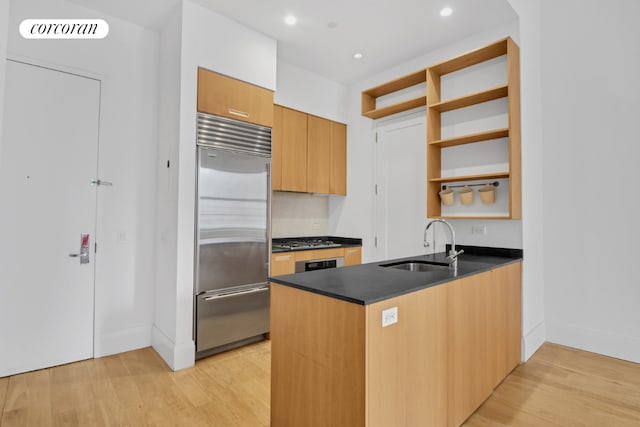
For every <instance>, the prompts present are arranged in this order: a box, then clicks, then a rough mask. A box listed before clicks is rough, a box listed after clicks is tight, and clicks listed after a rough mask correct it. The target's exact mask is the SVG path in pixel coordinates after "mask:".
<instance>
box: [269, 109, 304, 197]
mask: <svg viewBox="0 0 640 427" xmlns="http://www.w3.org/2000/svg"><path fill="white" fill-rule="evenodd" d="M276 108H281V107H277V106H276ZM281 109H282V114H281V121H280V123H275V124H274V126H275V127H276V128H279V129H278V132H279V134H280V141H281V143H280V144H279V145H280V149H281V153H273V149H272V155H274V156H275V155H277V156H279V157H280V158H281V159H282V160H281V163H280V167H281V170H282V172H281V175H282V184H281V186H280V188H274V190H285V191H300V192H306V191H307V125H308V122H307V115H306V114H305V113H301V112H300V111H296V110H292V109H290V108H281ZM272 148H273V147H272ZM275 167H277V165H276V164H272V169H273V168H275Z"/></svg>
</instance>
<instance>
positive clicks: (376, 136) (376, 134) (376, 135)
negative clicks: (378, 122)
mask: <svg viewBox="0 0 640 427" xmlns="http://www.w3.org/2000/svg"><path fill="white" fill-rule="evenodd" d="M375 138H376V144H377V143H378V132H376V133H375Z"/></svg>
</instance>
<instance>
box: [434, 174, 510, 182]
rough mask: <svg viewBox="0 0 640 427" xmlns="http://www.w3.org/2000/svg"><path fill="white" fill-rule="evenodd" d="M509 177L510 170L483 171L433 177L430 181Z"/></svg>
mask: <svg viewBox="0 0 640 427" xmlns="http://www.w3.org/2000/svg"><path fill="white" fill-rule="evenodd" d="M500 178H509V172H495V173H481V174H478V175H459V176H446V177H440V178H431V179H429V182H459V181H479V180H483V179H500Z"/></svg>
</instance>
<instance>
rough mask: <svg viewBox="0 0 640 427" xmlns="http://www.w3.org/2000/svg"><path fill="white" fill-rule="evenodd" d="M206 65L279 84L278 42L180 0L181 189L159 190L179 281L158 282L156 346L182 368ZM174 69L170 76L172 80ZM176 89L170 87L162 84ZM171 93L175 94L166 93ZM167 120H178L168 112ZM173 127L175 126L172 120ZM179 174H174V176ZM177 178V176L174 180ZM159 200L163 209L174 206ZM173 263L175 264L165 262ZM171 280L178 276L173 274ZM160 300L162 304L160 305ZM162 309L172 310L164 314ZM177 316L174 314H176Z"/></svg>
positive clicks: (177, 143) (189, 327) (186, 361)
mask: <svg viewBox="0 0 640 427" xmlns="http://www.w3.org/2000/svg"><path fill="white" fill-rule="evenodd" d="M199 66H200V67H204V68H207V69H209V70H212V71H216V72H218V73H222V74H225V75H228V76H230V77H234V78H236V79H239V80H243V81H246V82H249V83H252V84H255V85H258V86H262V87H265V88H267V89H271V90H274V89H275V84H276V42H275V40H272V39H270V38H268V37H266V36H264V35H263V34H261V33H258V32H256V31H254V30H250V29H248V28H247V27H244V26H242V25H240V24H238V23H236V22H234V21H231V20H230V19H227V18H225V17H223V16H220V15H218V14H216V13H214V12H211V11H210V10H208V9H206V8H203V7H202V6H200V5H198V4H196V3H194V2H192V1H190V0H184V1H183V2H182V22H181V46H180V74H179V78H180V97H179V105H180V110H179V112H178V114H179V118H178V120H179V124H178V130H179V138H178V139H176V140H174V141H173V144H174V149H175V150H177V151H176V152H175V157H174V158H175V162H174V164H175V168H173V170H172V171H171V172H169V174H177V181H175V182H176V183H177V192H176V193H173V192H172V190H171V189H170V188H169V189H168V190H167V192H168V194H165V195H162V196H159V197H160V199H161V200H163V201H165V202H172V201H174V200H175V202H176V204H177V212H176V215H177V216H176V217H175V223H173V224H167V227H166V229H160V230H159V233H160V237H162V235H163V233H164V234H165V235H166V236H167V237H168V239H169V240H168V244H173V242H172V240H171V239H172V238H173V236H174V235H175V238H176V241H175V257H174V258H171V254H172V253H174V250H173V248H172V249H171V250H167V251H166V252H165V253H164V255H166V257H165V256H163V257H162V258H163V259H159V260H158V264H159V265H160V264H163V263H170V264H173V265H175V281H174V283H173V285H171V284H170V283H169V282H168V281H167V282H165V283H163V284H162V285H161V286H159V287H157V288H156V292H159V293H161V295H157V297H156V303H157V305H156V316H155V317H156V320H155V328H154V336H153V345H154V348H156V350H157V351H158V352H159V353H160V355H161V356H162V357H163V358H164V359H165V361H166V362H167V363H168V364H169V366H171V368H172V369H174V370H178V369H182V368H186V367H189V366H192V365H193V363H194V356H195V352H194V348H195V347H194V342H193V337H192V332H193V278H194V274H193V273H194V272H193V267H194V265H193V259H194V258H193V257H194V225H195V224H194V214H195V212H194V200H195V177H196V161H195V160H196V144H195V141H196V102H197V69H198V67H199ZM174 77H175V73H173V74H172V76H171V78H170V80H173V79H174ZM163 90H169V91H172V90H174V89H172V88H163ZM168 96H169V98H173V95H172V94H170V95H168ZM169 120H175V118H173V117H172V118H170V119H169ZM171 129H172V131H173V130H175V128H174V127H173V125H171ZM171 179H175V178H173V177H172V178H171ZM172 182H173V181H172ZM170 208H171V207H170V206H161V207H159V209H170ZM162 268H167V269H169V268H170V269H171V273H172V272H173V271H172V269H173V268H174V267H173V266H171V267H167V266H165V267H162ZM170 280H174V279H173V278H172V279H170ZM161 304H162V305H161ZM164 310H168V312H167V313H169V314H167V315H166V317H165V314H164ZM172 316H175V318H172Z"/></svg>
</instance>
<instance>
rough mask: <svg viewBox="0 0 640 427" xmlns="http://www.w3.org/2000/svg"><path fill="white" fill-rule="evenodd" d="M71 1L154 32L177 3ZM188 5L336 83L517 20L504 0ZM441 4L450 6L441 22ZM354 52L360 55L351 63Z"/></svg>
mask: <svg viewBox="0 0 640 427" xmlns="http://www.w3.org/2000/svg"><path fill="white" fill-rule="evenodd" d="M71 1H73V2H74V3H77V4H81V5H84V6H86V7H89V8H92V9H96V10H99V11H102V12H105V13H108V14H110V15H113V16H117V17H119V18H122V19H125V20H128V21H131V22H134V23H137V24H139V25H142V26H144V27H147V28H151V29H154V30H158V29H160V28H161V24H162V22H163V21H164V20H165V19H166V17H167V16H168V14H169V13H171V10H172V8H173V7H175V5H177V4H178V3H179V0H110V1H105V0H71ZM194 1H195V2H197V3H199V4H200V5H202V6H205V7H207V8H209V9H211V10H213V11H215V12H217V13H219V14H221V15H224V16H227V17H229V18H231V19H233V20H235V21H237V22H239V23H242V24H244V25H246V26H248V27H250V28H253V29H255V30H257V31H260V32H262V33H264V34H266V35H268V36H270V37H272V38H274V39H276V40H277V41H278V58H280V59H282V60H284V61H286V62H289V63H291V64H294V65H297V66H299V67H301V68H304V69H307V70H310V71H313V72H315V73H317V74H319V75H322V76H324V77H326V78H329V79H331V80H334V81H337V82H340V83H342V84H350V83H352V82H354V81H357V80H358V79H361V78H364V77H367V76H370V75H373V74H375V73H378V72H380V71H383V70H385V69H387V68H391V67H393V66H394V65H397V64H399V63H402V62H405V61H408V60H410V59H411V58H413V57H415V56H418V55H421V54H424V53H426V52H429V51H431V50H434V49H437V48H439V47H442V46H444V45H446V44H449V43H452V42H454V41H457V40H460V39H463V38H465V37H468V36H470V35H472V34H474V33H478V32H481V31H485V30H489V29H491V28H494V27H496V26H499V25H503V24H506V23H508V22H511V21H513V20H515V19H517V14H516V13H515V12H514V11H513V9H512V8H511V6H510V5H509V3H508V1H507V0H323V1H318V0H231V1H230V0H194ZM444 6H449V7H451V8H452V9H453V13H452V14H451V15H450V16H448V17H446V18H443V17H441V16H440V10H441V9H442V8H443V7H444ZM286 14H293V15H295V16H296V17H297V18H298V23H297V25H295V26H293V27H290V26H287V25H285V24H284V16H285V15H286ZM332 27H333V28H332ZM356 52H360V53H362V54H363V55H364V57H363V58H362V59H360V60H356V59H353V54H354V53H356Z"/></svg>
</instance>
